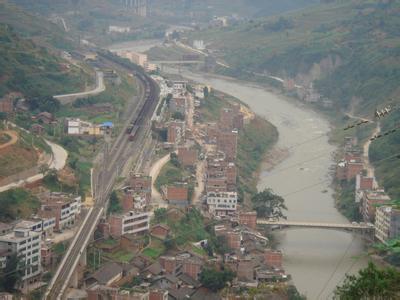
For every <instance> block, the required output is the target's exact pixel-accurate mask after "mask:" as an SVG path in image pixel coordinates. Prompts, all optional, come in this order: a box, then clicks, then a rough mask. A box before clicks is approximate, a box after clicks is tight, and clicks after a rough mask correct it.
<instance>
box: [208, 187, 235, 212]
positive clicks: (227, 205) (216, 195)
mask: <svg viewBox="0 0 400 300" xmlns="http://www.w3.org/2000/svg"><path fill="white" fill-rule="evenodd" d="M207 205H208V211H209V212H210V213H211V214H213V215H216V216H225V215H232V214H233V213H234V212H235V211H236V209H237V192H227V191H224V192H207Z"/></svg>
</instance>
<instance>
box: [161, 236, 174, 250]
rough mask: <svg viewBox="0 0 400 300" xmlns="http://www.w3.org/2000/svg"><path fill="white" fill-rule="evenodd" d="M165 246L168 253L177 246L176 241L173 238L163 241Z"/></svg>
mask: <svg viewBox="0 0 400 300" xmlns="http://www.w3.org/2000/svg"><path fill="white" fill-rule="evenodd" d="M163 244H164V246H165V249H166V250H167V251H168V250H171V249H174V248H175V246H176V244H175V240H174V239H172V238H170V237H169V236H168V237H167V238H166V239H165V240H164V241H163Z"/></svg>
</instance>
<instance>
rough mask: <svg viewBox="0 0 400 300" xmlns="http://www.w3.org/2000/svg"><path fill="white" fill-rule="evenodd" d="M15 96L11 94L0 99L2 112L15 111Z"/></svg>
mask: <svg viewBox="0 0 400 300" xmlns="http://www.w3.org/2000/svg"><path fill="white" fill-rule="evenodd" d="M13 99H14V98H13V97H12V96H10V94H9V95H6V96H4V97H3V98H1V99H0V112H3V113H7V114H11V113H12V112H13V111H14V105H13Z"/></svg>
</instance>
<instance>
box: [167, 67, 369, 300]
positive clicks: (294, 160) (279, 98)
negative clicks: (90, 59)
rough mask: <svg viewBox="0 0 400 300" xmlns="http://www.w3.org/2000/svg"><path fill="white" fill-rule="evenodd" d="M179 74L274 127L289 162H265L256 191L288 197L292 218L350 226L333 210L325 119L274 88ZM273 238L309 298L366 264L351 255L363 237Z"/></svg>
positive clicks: (287, 233)
mask: <svg viewBox="0 0 400 300" xmlns="http://www.w3.org/2000/svg"><path fill="white" fill-rule="evenodd" d="M168 72H171V73H174V70H173V69H168ZM175 73H178V72H177V71H175ZM180 74H181V75H182V76H183V77H185V78H188V79H190V80H193V81H196V82H200V83H202V84H207V85H211V86H213V87H214V88H215V89H217V90H219V91H222V92H225V93H228V94H230V95H232V96H234V97H235V98H237V99H240V101H242V102H244V103H245V104H246V105H248V107H249V108H250V109H251V110H252V111H255V112H257V114H259V115H260V116H261V117H264V118H266V119H268V120H269V121H270V122H271V123H272V124H274V126H276V128H277V130H278V132H279V139H278V141H277V143H276V145H275V146H274V150H276V149H278V150H280V149H283V151H285V152H287V155H286V159H284V160H283V161H282V162H280V163H279V164H276V168H275V169H272V170H271V169H269V168H265V166H264V164H262V165H263V166H262V167H261V172H260V180H259V182H258V185H257V187H258V189H259V190H262V189H264V188H272V189H273V190H274V192H275V193H277V194H279V195H282V196H284V198H285V200H286V203H287V206H288V208H289V209H288V211H287V216H288V218H289V219H290V220H293V221H315V222H321V221H323V222H334V223H346V222H348V221H347V220H346V219H345V218H344V217H343V216H342V215H341V214H340V213H339V212H338V211H337V209H335V207H334V199H333V196H332V195H333V193H334V191H333V190H332V188H331V187H330V180H329V178H331V174H330V171H329V170H330V168H331V166H332V164H333V161H332V158H333V152H334V151H335V150H336V149H335V147H334V146H333V145H332V144H330V143H329V138H328V134H329V132H330V130H331V125H330V124H329V123H328V122H327V120H326V119H325V118H324V117H323V116H321V115H320V114H317V113H316V112H315V110H311V109H309V108H308V107H306V105H304V104H302V103H299V102H298V101H294V100H290V99H287V97H285V95H282V93H279V95H276V94H274V93H272V92H271V89H270V88H268V89H267V88H265V87H264V86H259V85H257V84H254V83H249V82H243V81H239V80H236V79H234V78H228V77H223V76H214V75H211V74H204V73H192V72H190V71H188V70H183V69H181V70H180ZM275 235H276V238H277V240H278V241H279V248H280V250H282V251H283V253H285V257H284V268H285V270H287V272H288V273H290V274H291V275H292V277H293V281H294V283H295V285H296V286H297V287H298V289H299V291H300V292H301V293H303V294H305V295H306V296H307V297H308V298H310V299H317V297H318V295H319V297H320V298H321V299H323V298H324V297H325V298H326V297H328V296H329V295H330V294H331V293H332V291H333V290H334V289H335V287H336V285H337V284H339V283H340V282H341V280H342V279H343V278H344V275H345V274H346V273H349V274H353V273H356V272H357V271H358V270H359V269H361V268H363V267H364V266H365V265H366V264H367V258H366V257H364V256H363V257H362V258H361V259H357V260H356V261H354V259H353V257H358V256H360V254H361V253H364V244H363V241H362V240H361V239H360V237H358V236H353V235H352V234H350V233H347V232H341V231H332V230H323V229H290V230H284V231H281V232H276V233H275ZM345 249H347V250H346V251H345ZM344 251H345V253H344ZM335 266H336V267H335ZM349 266H351V268H349ZM332 274H333V275H332ZM324 286H325V288H324V289H323V290H322V291H321V288H322V287H324Z"/></svg>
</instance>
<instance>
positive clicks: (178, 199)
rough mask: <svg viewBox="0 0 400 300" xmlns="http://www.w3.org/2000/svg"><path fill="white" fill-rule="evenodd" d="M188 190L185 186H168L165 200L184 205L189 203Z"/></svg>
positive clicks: (172, 203)
mask: <svg viewBox="0 0 400 300" xmlns="http://www.w3.org/2000/svg"><path fill="white" fill-rule="evenodd" d="M188 197H189V190H188V188H187V187H186V186H168V187H167V189H166V200H167V201H168V203H169V204H170V205H175V206H179V207H186V206H188V205H189V198H188Z"/></svg>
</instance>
